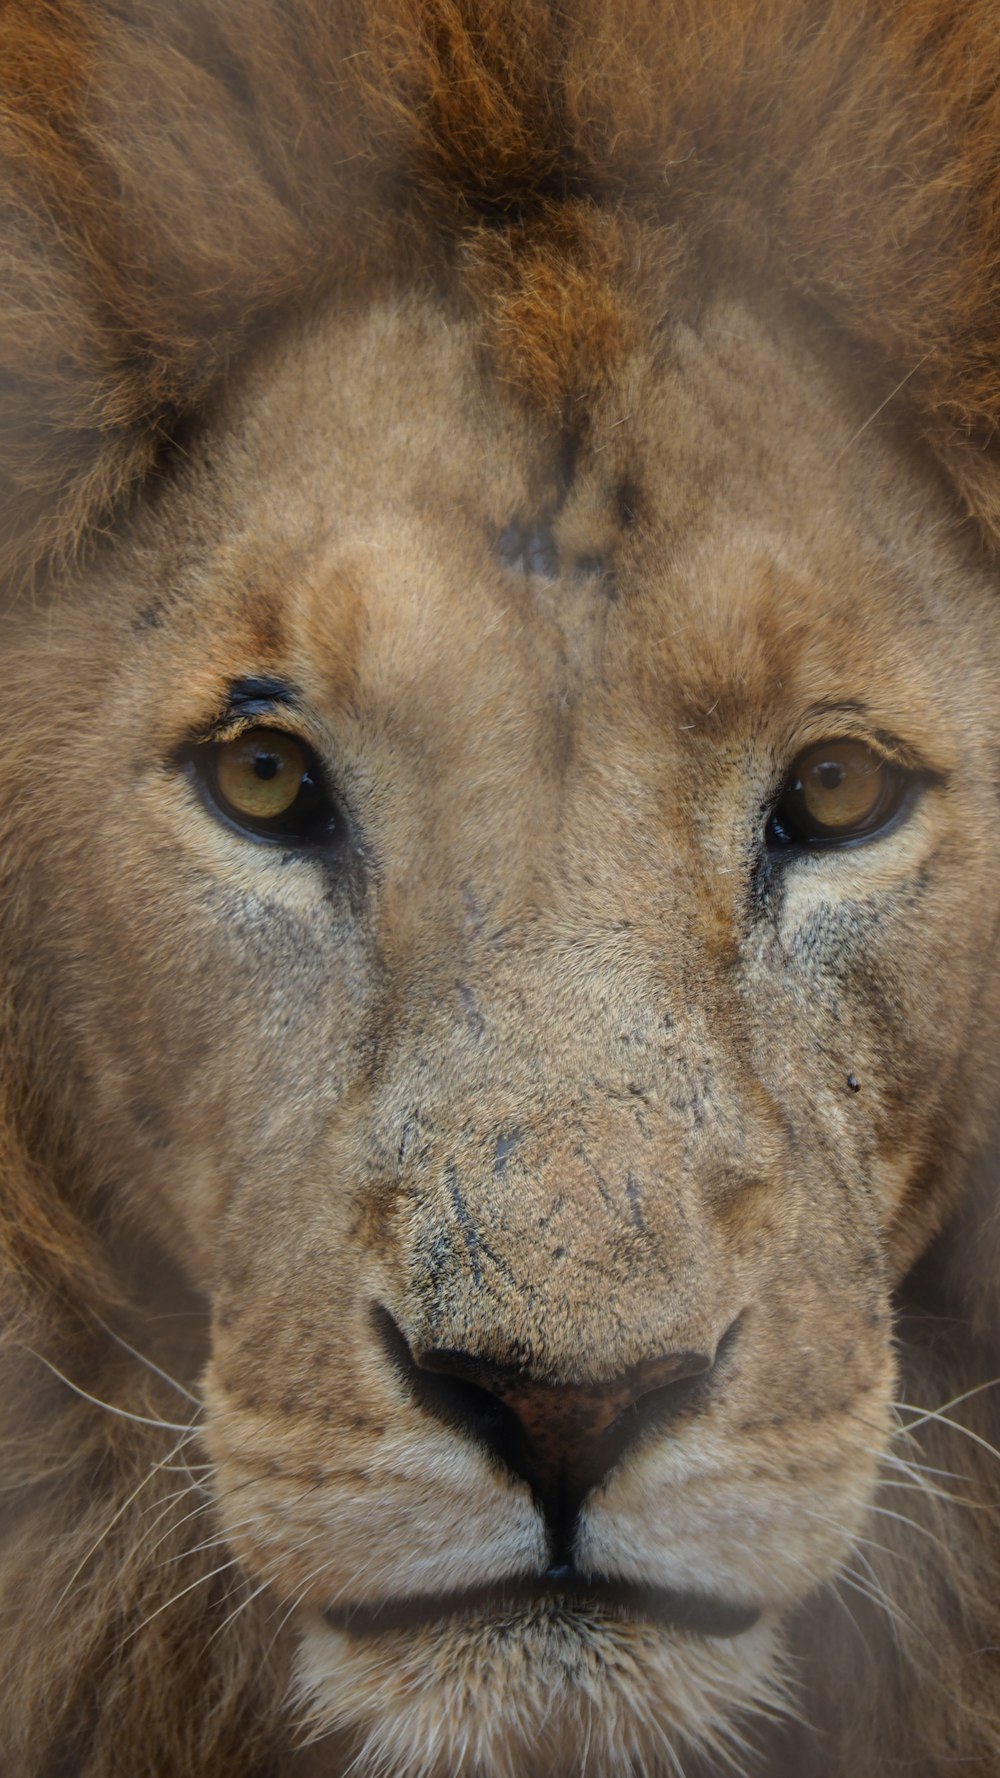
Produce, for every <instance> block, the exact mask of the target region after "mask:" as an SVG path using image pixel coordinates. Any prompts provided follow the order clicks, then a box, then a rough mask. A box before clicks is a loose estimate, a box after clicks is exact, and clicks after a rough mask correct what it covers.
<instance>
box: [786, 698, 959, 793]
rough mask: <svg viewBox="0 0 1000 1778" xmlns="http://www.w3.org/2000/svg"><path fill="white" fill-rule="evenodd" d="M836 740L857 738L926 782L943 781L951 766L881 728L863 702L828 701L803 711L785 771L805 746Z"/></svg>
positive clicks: (876, 752)
mask: <svg viewBox="0 0 1000 1778" xmlns="http://www.w3.org/2000/svg"><path fill="white" fill-rule="evenodd" d="M838 741H859V742H861V744H862V745H863V746H865V747H870V748H871V751H872V752H873V753H875V754H877V755H878V756H879V758H880V759H884V760H886V761H887V762H888V763H889V764H890V765H893V766H898V767H899V769H900V771H903V772H910V773H913V774H914V775H915V776H918V777H923V778H926V779H927V781H928V782H929V783H937V784H943V783H945V782H946V781H947V779H948V778H949V777H950V776H951V773H952V771H953V769H954V767H953V762H952V761H951V760H944V759H942V758H941V757H940V756H938V757H937V758H933V757H931V754H930V752H929V750H928V751H925V750H924V749H922V748H920V747H918V746H917V744H916V743H915V742H912V741H905V740H903V739H901V737H900V736H899V735H896V734H894V733H893V732H892V731H891V730H890V729H887V728H883V727H881V726H880V724H879V723H878V722H876V721H874V720H873V717H872V714H871V713H870V712H869V711H868V710H867V709H866V707H865V706H864V705H863V704H852V703H843V704H836V703H830V704H814V705H813V706H812V708H811V709H810V710H808V711H807V712H806V714H805V717H804V719H803V721H802V723H801V724H800V725H799V726H798V728H797V729H796V732H795V734H794V736H793V738H792V739H791V741H790V742H789V746H788V752H787V754H786V755H785V758H786V760H787V769H788V771H791V769H792V767H793V765H794V764H795V762H796V760H797V759H798V758H799V756H800V754H803V753H805V752H806V751H807V750H808V748H810V747H816V746H818V745H820V744H821V743H823V742H827V743H830V744H833V743H835V742H838ZM935 751H936V750H935Z"/></svg>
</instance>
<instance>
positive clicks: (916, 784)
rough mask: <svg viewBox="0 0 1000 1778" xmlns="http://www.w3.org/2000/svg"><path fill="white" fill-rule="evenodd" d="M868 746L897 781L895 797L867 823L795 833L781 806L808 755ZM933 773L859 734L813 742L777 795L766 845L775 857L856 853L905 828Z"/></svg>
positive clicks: (804, 751)
mask: <svg viewBox="0 0 1000 1778" xmlns="http://www.w3.org/2000/svg"><path fill="white" fill-rule="evenodd" d="M859 741H860V742H861V744H862V745H864V746H867V747H868V748H869V750H870V752H871V753H872V754H873V755H874V756H875V758H877V759H878V760H880V761H881V762H882V764H883V765H885V766H887V767H888V768H889V771H890V772H891V774H892V778H893V788H892V794H891V795H890V797H889V798H888V799H883V801H882V802H881V803H880V804H879V805H878V806H877V808H876V810H875V811H874V813H873V815H872V816H871V818H870V819H869V820H868V821H866V822H865V823H863V824H860V823H859V824H858V825H857V826H856V827H854V828H852V829H849V830H847V831H846V832H843V831H841V832H837V831H836V830H834V829H829V830H827V831H826V832H825V833H824V832H820V831H815V832H813V833H806V832H801V831H800V832H795V831H794V823H792V822H788V821H786V820H785V819H783V817H782V813H781V805H782V801H783V799H784V797H785V796H786V795H787V793H788V787H789V785H790V783H791V781H792V779H793V777H794V776H795V770H796V766H797V765H798V762H799V760H801V759H802V758H803V757H804V756H805V755H806V754H808V753H812V752H813V751H814V749H816V748H821V747H837V746H845V745H847V744H848V743H854V744H857V743H858V742H859ZM928 778H929V774H928V773H926V772H922V771H919V770H917V769H915V768H914V767H912V766H907V765H903V764H902V763H901V761H900V760H898V759H896V758H893V756H892V755H891V754H890V753H888V752H886V751H885V750H884V749H883V748H881V747H877V746H874V745H872V743H871V742H869V741H867V740H865V739H864V738H863V737H860V736H857V735H830V736H826V737H824V738H822V739H820V740H819V741H811V742H809V744H808V746H806V747H803V748H800V750H799V752H798V753H797V754H796V756H795V759H794V760H793V761H792V764H791V766H790V767H789V769H788V770H787V771H786V773H785V776H784V778H783V780H782V782H781V786H780V789H779V791H778V794H777V796H776V797H775V798H774V799H773V800H772V802H771V805H770V813H769V815H768V817H767V824H766V827H765V844H766V846H767V850H768V852H769V853H770V854H771V855H772V857H777V858H780V857H787V856H788V855H789V854H791V855H792V856H794V855H795V854H796V853H799V854H801V853H810V852H846V851H853V850H856V848H857V847H859V846H867V845H870V844H871V843H872V841H874V840H880V839H883V838H885V837H886V836H887V835H889V834H891V833H893V832H894V831H895V829H896V828H898V827H901V826H902V824H903V822H904V821H906V820H907V819H908V818H909V816H910V815H911V814H912V812H913V810H914V808H915V807H916V805H917V803H918V802H919V800H920V798H921V796H922V795H923V792H924V790H925V789H926V787H927V782H928Z"/></svg>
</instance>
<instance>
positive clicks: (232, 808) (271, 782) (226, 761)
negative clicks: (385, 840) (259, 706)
mask: <svg viewBox="0 0 1000 1778" xmlns="http://www.w3.org/2000/svg"><path fill="white" fill-rule="evenodd" d="M187 757H188V760H189V762H190V765H191V769H192V770H193V772H194V773H195V775H196V777H197V779H198V781H199V783H200V786H201V789H202V791H203V792H204V794H205V796H206V798H207V800H208V802H209V803H210V805H212V806H214V808H215V809H216V810H217V811H218V812H219V813H221V814H222V815H224V816H226V817H227V818H228V820H229V821H231V822H232V823H233V824H234V825H235V826H236V827H238V828H240V829H241V830H242V831H243V832H245V833H247V834H248V835H250V836H251V837H253V838H255V839H274V840H281V841H284V842H285V843H286V844H291V845H307V844H315V843H316V842H317V841H321V840H324V839H328V838H330V837H331V836H332V834H333V832H334V831H335V829H336V826H337V824H338V816H337V811H336V809H335V807H334V805H333V803H332V801H331V798H330V797H329V795H328V794H327V791H326V788H325V785H324V783H323V777H322V773H321V771H320V768H319V764H318V762H317V760H316V759H315V757H314V755H313V754H312V752H311V751H310V749H309V748H308V747H307V746H306V745H305V743H304V742H302V741H300V740H298V739H297V738H296V736H294V735H287V734H284V733H283V732H282V731H281V730H280V729H272V728H251V729H245V730H244V731H243V733H242V734H240V735H237V736H236V737H235V738H234V739H233V740H231V741H215V742H203V743H201V744H199V745H197V746H195V747H193V748H191V749H190V750H189V752H188V755H187Z"/></svg>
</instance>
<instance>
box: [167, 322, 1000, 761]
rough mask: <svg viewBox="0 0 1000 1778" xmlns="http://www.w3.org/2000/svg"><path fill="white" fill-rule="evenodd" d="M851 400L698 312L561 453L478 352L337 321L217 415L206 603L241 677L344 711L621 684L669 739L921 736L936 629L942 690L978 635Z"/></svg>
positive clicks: (464, 335)
mask: <svg viewBox="0 0 1000 1778" xmlns="http://www.w3.org/2000/svg"><path fill="white" fill-rule="evenodd" d="M864 402H865V396H864V390H863V388H857V387H854V386H852V383H851V380H850V378H849V377H846V378H845V377H842V376H838V375H837V374H835V373H831V372H830V371H828V370H827V369H825V368H824V367H823V366H822V365H821V363H820V362H819V361H818V359H817V358H816V356H815V355H814V354H813V353H812V351H811V350H810V347H809V345H808V343H807V342H806V341H805V340H804V338H803V337H801V336H800V335H799V334H798V333H797V332H796V330H795V328H794V327H792V326H791V325H789V324H786V323H778V322H771V323H770V324H769V323H766V322H765V321H763V320H761V319H760V318H755V317H754V316H752V315H751V314H750V313H749V312H748V311H747V310H745V309H744V308H742V307H741V306H740V305H739V304H736V303H729V304H724V303H720V304H718V305H717V306H716V307H715V308H714V309H713V310H711V311H709V312H708V313H707V314H706V315H705V316H704V317H703V319H702V322H701V323H700V324H699V327H698V329H697V331H696V330H694V329H693V328H691V327H687V326H685V327H678V328H676V329H674V330H672V331H669V332H668V331H665V332H664V333H663V335H662V337H659V338H657V339H655V340H654V341H652V342H651V343H650V344H649V346H648V347H647V349H646V350H645V351H644V352H642V353H636V354H635V355H634V357H633V361H632V362H631V363H630V365H629V366H627V367H626V368H625V370H624V371H623V374H622V377H621V380H620V383H619V386H618V387H617V388H615V389H612V390H610V391H609V392H608V393H607V394H606V395H605V396H604V397H602V399H601V402H600V404H599V405H598V407H597V408H595V410H594V411H593V412H592V413H590V414H589V415H588V416H587V423H586V426H585V427H584V426H581V428H580V431H579V434H578V436H577V437H576V438H575V440H574V441H573V445H572V448H570V449H568V448H567V445H566V441H565V438H564V437H562V436H560V434H559V432H558V430H557V429H556V428H555V427H554V426H551V425H548V424H547V423H546V421H545V420H544V418H539V417H538V416H537V415H534V414H532V413H530V412H529V411H528V410H527V409H526V408H525V407H524V406H523V405H520V404H519V403H518V402H516V401H515V400H514V399H513V398H512V397H511V398H508V397H505V395H504V392H503V390H502V389H497V388H496V387H495V386H493V385H492V384H491V382H490V380H489V375H488V372H487V371H486V370H485V369H484V367H483V364H482V359H481V354H480V352H479V349H478V342H477V339H476V337H475V335H474V333H473V332H472V330H471V329H469V328H465V327H463V326H462V325H461V324H459V323H456V322H454V321H452V322H449V323H448V324H445V323H444V322H443V321H442V320H441V319H440V318H439V317H438V316H436V315H435V314H433V313H431V312H430V311H429V310H426V309H422V308H420V307H418V306H416V305H411V306H407V307H402V308H400V307H396V308H384V309H380V310H378V311H376V312H375V313H372V314H369V315H367V316H366V317H364V318H362V319H356V320H347V321H345V320H344V319H342V318H330V319H328V320H327V321H325V322H324V323H322V324H317V325H314V326H313V328H311V329H310V331H309V332H308V333H306V334H305V335H304V336H303V337H301V338H299V339H297V340H296V341H295V342H294V343H293V344H292V345H291V346H288V347H286V348H285V349H283V351H282V352H281V354H280V355H278V356H277V357H275V358H273V359H271V360H270V361H268V363H267V364H265V365H263V366H262V367H259V368H258V371H257V373H256V374H255V376H254V378H253V379H252V380H251V382H250V384H249V386H248V388H247V389H246V390H245V391H244V392H243V393H242V394H241V395H240V397H239V399H238V401H236V402H235V403H234V406H233V408H232V410H231V412H230V413H229V415H228V416H226V427H227V442H226V444H225V447H224V451H223V454H222V456H221V459H220V461H221V469H220V470H219V472H218V477H217V479H216V480H214V482H213V489H212V495H211V500H212V502H213V503H214V502H215V501H217V499H218V498H219V492H220V490H221V495H222V499H223V504H224V506H225V508H226V516H225V519H224V521H223V523H222V524H221V525H220V526H219V537H218V538H217V539H216V540H215V541H213V544H212V548H211V551H210V566H209V573H208V581H209V583H210V587H209V590H210V592H211V593H212V595H213V596H211V597H210V598H209V599H208V600H205V599H204V596H203V595H204V590H205V586H204V580H202V583H201V584H200V586H199V588H198V596H199V610H200V612H201V614H202V618H203V621H206V622H209V623H211V624H212V625H213V626H217V625H218V624H219V622H220V620H221V622H222V623H223V625H224V627H225V628H226V629H227V631H228V632H229V634H230V637H231V639H232V643H233V646H234V647H235V648H236V650H237V652H238V653H240V654H241V657H245V658H241V662H240V664H241V666H244V667H245V668H246V669H247V670H249V669H251V668H254V669H259V668H261V667H264V666H272V667H274V669H275V670H279V671H285V672H289V673H292V674H294V676H295V677H296V679H297V681H299V682H301V683H302V684H303V685H304V686H306V687H307V688H309V689H310V692H311V695H313V696H315V697H317V698H319V699H320V701H321V702H324V703H325V702H327V701H332V702H334V703H337V702H342V701H343V700H344V698H345V697H354V696H356V695H358V693H359V691H360V689H361V688H364V689H365V691H366V693H367V695H369V696H371V697H374V698H375V699H376V700H377V701H378V702H379V703H380V705H381V707H382V710H383V713H384V714H386V715H391V716H392V718H393V719H394V720H395V721H397V722H398V723H400V724H402V723H404V722H405V721H406V720H407V718H408V717H409V719H411V720H412V721H413V722H417V723H419V721H421V720H426V718H427V715H428V712H430V713H432V714H433V713H435V712H436V713H438V714H440V713H441V712H446V711H447V710H448V709H450V708H451V707H453V706H455V705H457V704H460V703H462V702H463V701H464V702H466V703H467V702H469V701H470V700H471V701H472V702H473V703H474V704H476V705H477V706H478V708H479V709H480V710H481V711H483V712H484V713H485V712H486V711H487V710H488V709H491V708H493V707H495V706H496V705H497V703H498V701H500V702H502V701H503V700H504V698H505V697H507V698H510V697H511V696H514V695H515V693H516V689H517V688H518V687H520V689H521V694H522V695H523V694H524V693H525V692H526V693H527V695H528V697H529V700H530V697H532V696H535V695H539V692H540V688H541V687H545V688H547V690H548V693H549V695H554V696H555V697H556V698H557V699H558V700H561V701H562V703H563V705H566V704H568V703H574V702H577V701H578V700H579V699H580V697H581V695H582V694H583V693H584V692H589V693H591V694H592V696H593V697H594V698H599V697H600V696H601V695H602V694H603V695H607V694H608V693H609V691H610V692H612V693H613V692H615V691H620V690H621V689H622V688H623V687H624V686H625V685H626V684H627V685H628V686H629V687H630V688H631V695H632V697H633V699H634V700H635V701H636V702H637V704H638V705H641V704H643V702H648V701H651V702H652V703H653V704H655V706H656V710H657V712H658V714H659V715H660V716H661V717H662V716H664V715H666V716H668V717H669V720H670V721H671V722H672V723H673V724H674V725H675V726H676V728H677V729H678V730H681V731H683V729H684V726H685V724H686V723H693V724H697V723H698V722H699V721H701V720H702V719H704V718H705V715H706V711H707V710H708V708H709V706H712V708H713V709H718V708H720V707H721V713H722V715H723V717H727V718H730V719H733V720H741V719H742V718H743V717H744V716H745V715H746V713H747V712H751V713H753V712H756V719H759V718H760V715H761V713H762V712H768V711H773V710H774V709H775V707H776V706H777V707H781V708H782V709H784V710H787V709H789V708H792V709H795V708H798V707H802V708H807V707H808V706H809V705H810V704H811V703H812V702H815V701H816V700H818V699H827V700H830V701H832V702H836V700H837V699H852V700H853V699H858V698H861V699H865V700H872V701H873V702H874V703H875V704H877V705H878V710H879V714H880V717H881V720H882V721H884V723H885V724H886V726H887V727H889V728H891V727H892V726H893V722H894V717H895V713H896V711H897V708H898V706H899V705H900V702H901V699H902V700H903V701H905V703H906V706H907V720H908V721H909V722H910V723H911V724H916V726H917V727H918V728H920V726H921V725H922V724H923V725H924V726H926V725H927V724H933V719H934V715H935V711H936V707H937V705H938V703H939V702H940V685H939V682H940V677H941V675H940V664H941V663H940V659H939V658H938V657H937V654H936V648H935V645H934V644H929V641H928V632H929V631H933V630H935V629H938V628H940V629H942V630H943V631H945V632H947V636H948V644H949V648H950V649H951V651H952V654H953V655H955V657H956V671H957V672H958V673H959V674H960V673H961V671H962V658H961V656H962V648H963V642H962V637H963V635H965V634H968V636H969V639H970V641H969V647H968V650H967V659H966V663H965V664H966V666H967V667H968V669H969V670H973V667H974V660H973V657H974V655H975V651H976V648H977V647H978V643H977V642H976V641H975V640H974V638H975V637H976V632H977V629H979V631H980V634H981V624H982V621H986V622H989V621H990V614H989V612H987V611H986V610H985V608H983V609H981V610H979V611H978V619H979V622H977V619H976V617H975V616H974V617H973V618H972V620H971V621H970V601H971V607H972V608H976V605H977V598H976V587H975V581H976V578H977V577H976V576H975V575H974V574H973V575H971V576H969V577H967V578H966V582H965V586H964V589H963V601H964V602H963V606H962V610H961V612H960V613H959V612H958V611H957V608H956V603H955V595H954V592H953V590H952V588H953V585H954V581H955V573H954V568H955V556H956V551H960V547H961V546H960V545H959V544H958V543H956V540H955V532H956V526H955V523H954V520H953V515H952V513H951V509H950V506H949V502H948V497H947V496H946V494H945V492H944V490H943V489H942V488H941V487H940V486H939V484H938V482H937V480H936V479H935V478H934V476H933V475H932V473H931V472H930V470H929V469H928V468H926V467H924V466H922V465H921V464H919V463H918V462H916V461H915V460H911V458H910V457H908V456H907V455H906V454H905V453H904V451H903V449H902V448H901V447H900V446H898V445H897V444H896V443H894V442H893V441H892V439H891V438H889V437H886V436H885V435H884V434H882V433H881V432H880V431H879V429H878V428H877V427H876V426H874V425H869V424H868V423H867V422H868V420H869V419H870V415H869V413H868V411H867V410H866V408H865V405H864ZM211 522H212V523H213V524H215V522H216V519H215V515H214V512H213V516H212V520H211ZM957 617H961V618H962V619H963V621H962V622H956V618H957ZM902 682H905V695H904V692H903V690H902V689H901V683H902ZM912 739H913V741H914V744H916V745H921V744H923V741H924V737H922V736H921V735H917V734H914V735H913V736H912ZM939 744H943V742H942V743H939Z"/></svg>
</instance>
